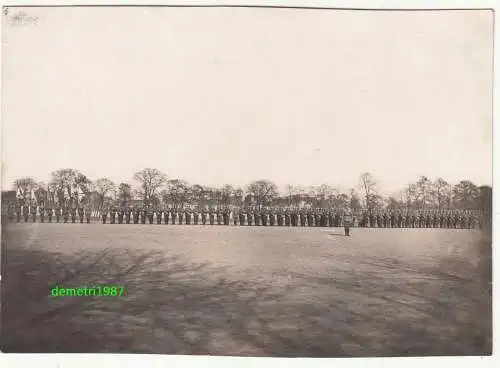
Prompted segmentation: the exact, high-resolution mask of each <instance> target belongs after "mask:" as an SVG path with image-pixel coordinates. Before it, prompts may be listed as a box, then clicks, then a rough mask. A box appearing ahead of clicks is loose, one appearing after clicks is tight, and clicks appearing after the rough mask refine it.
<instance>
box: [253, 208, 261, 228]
mask: <svg viewBox="0 0 500 368" xmlns="http://www.w3.org/2000/svg"><path fill="white" fill-rule="evenodd" d="M253 225H254V226H259V225H260V213H259V211H255V212H254V213H253Z"/></svg>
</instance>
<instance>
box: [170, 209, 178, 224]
mask: <svg viewBox="0 0 500 368" xmlns="http://www.w3.org/2000/svg"><path fill="white" fill-rule="evenodd" d="M170 213H171V214H172V225H175V223H176V221H177V210H172V211H170Z"/></svg>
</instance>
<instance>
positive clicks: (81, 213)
mask: <svg viewBox="0 0 500 368" xmlns="http://www.w3.org/2000/svg"><path fill="white" fill-rule="evenodd" d="M78 217H79V218H80V224H83V217H84V211H83V207H78Z"/></svg>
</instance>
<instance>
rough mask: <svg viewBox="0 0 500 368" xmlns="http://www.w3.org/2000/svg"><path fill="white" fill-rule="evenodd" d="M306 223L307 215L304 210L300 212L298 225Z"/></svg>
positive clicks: (303, 225)
mask: <svg viewBox="0 0 500 368" xmlns="http://www.w3.org/2000/svg"><path fill="white" fill-rule="evenodd" d="M306 223H307V215H306V213H305V212H304V211H301V212H300V226H302V227H305V226H306Z"/></svg>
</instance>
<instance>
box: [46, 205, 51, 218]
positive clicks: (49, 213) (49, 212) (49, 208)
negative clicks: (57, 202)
mask: <svg viewBox="0 0 500 368" xmlns="http://www.w3.org/2000/svg"><path fill="white" fill-rule="evenodd" d="M47 217H48V218H49V222H52V206H51V205H50V204H49V205H48V206H47Z"/></svg>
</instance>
